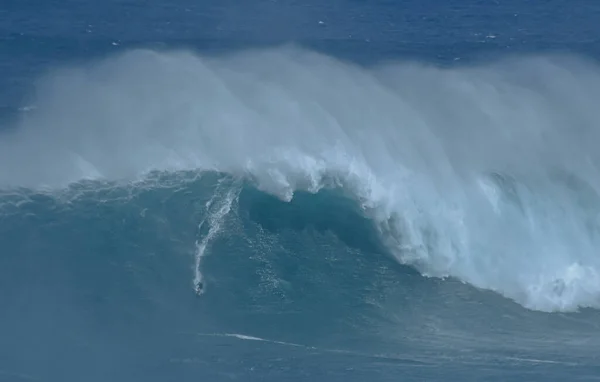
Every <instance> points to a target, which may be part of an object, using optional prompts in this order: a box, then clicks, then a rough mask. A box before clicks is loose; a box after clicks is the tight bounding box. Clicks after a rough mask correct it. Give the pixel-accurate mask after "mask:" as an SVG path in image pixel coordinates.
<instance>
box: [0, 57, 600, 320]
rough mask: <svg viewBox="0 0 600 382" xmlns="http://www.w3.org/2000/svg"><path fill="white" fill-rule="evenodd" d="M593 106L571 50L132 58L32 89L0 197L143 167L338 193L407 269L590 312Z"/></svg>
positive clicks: (594, 236)
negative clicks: (472, 59) (453, 61)
mask: <svg viewBox="0 0 600 382" xmlns="http://www.w3.org/2000/svg"><path fill="white" fill-rule="evenodd" d="M598 98H600V67H598V66H597V65H596V64H595V63H591V62H587V61H585V60H583V59H580V58H573V57H570V58H565V57H562V58H561V57H527V58H513V59H508V60H503V61H498V62H495V63H487V64H481V65H479V66H473V67H456V68H450V69H440V68H436V67H432V66H430V65H425V64H419V63H392V64H387V65H381V66H378V67H371V68H363V67H358V66H355V65H352V64H349V63H345V62H340V61H337V60H335V59H333V58H330V57H327V56H323V55H319V54H315V53H312V52H307V51H304V50H300V49H295V48H278V49H270V50H261V51H247V52H239V53H236V54H233V55H228V56H221V57H200V56H197V55H194V54H192V53H189V52H182V51H178V52H153V51H148V50H137V51H131V52H127V53H125V54H122V55H120V56H116V57H110V58H107V59H105V60H103V61H101V62H95V63H91V64H89V65H86V66H82V67H76V68H69V69H64V70H60V71H57V72H54V73H51V74H49V75H48V76H46V77H45V78H43V79H42V80H41V81H40V83H39V86H38V93H37V97H36V99H35V100H34V102H31V103H28V104H32V105H34V106H35V108H34V109H33V110H31V111H30V112H29V113H26V114H24V115H23V116H22V120H21V121H20V123H19V124H18V125H17V126H14V127H13V128H12V129H8V130H6V129H5V130H6V131H5V132H4V133H3V135H2V136H0V163H1V164H2V166H1V167H0V188H15V187H34V188H36V187H62V186H64V185H66V184H69V183H71V182H77V181H79V180H82V179H90V178H91V179H109V180H123V179H124V180H129V179H135V178H139V177H143V176H144V175H145V174H148V173H149V172H151V171H155V170H158V171H177V170H194V171H195V170H215V171H220V172H224V173H229V174H232V175H234V176H242V177H246V178H248V179H251V180H253V181H254V182H255V183H256V185H258V187H259V188H260V189H261V190H263V191H266V192H269V193H272V194H275V195H277V196H279V197H280V198H282V199H284V200H290V199H291V198H292V196H293V193H294V191H297V190H308V191H311V192H316V191H318V190H319V189H321V188H323V187H328V186H336V187H339V188H341V189H343V191H344V193H346V194H348V195H350V196H351V197H352V198H353V199H354V200H356V201H358V202H359V204H360V205H361V206H362V207H363V209H364V213H365V215H367V216H369V217H370V218H371V219H372V220H373V222H374V224H375V225H376V226H377V228H378V230H379V233H380V236H381V240H382V241H383V243H385V245H386V246H387V247H388V248H389V250H390V252H391V253H393V254H394V256H396V257H397V259H398V260H399V261H401V262H403V263H406V264H410V265H412V266H414V267H415V268H417V269H418V270H419V271H421V272H422V273H423V274H426V275H431V276H438V277H444V276H454V277H457V278H460V279H461V280H464V281H466V282H469V283H471V284H473V285H475V286H478V287H481V288H486V289H492V290H495V291H498V292H499V293H502V294H503V295H505V296H507V297H510V298H512V299H514V300H515V301H517V302H519V303H521V304H523V305H524V306H527V307H529V308H533V309H541V310H548V311H552V310H573V309H577V308H579V307H587V306H592V307H600V257H599V256H598V254H597V248H599V247H600V235H599V233H600V220H599V218H600V193H599V191H600V176H599V175H598V174H599V172H598V168H599V165H600V152H599V151H598V150H597V149H596V147H595V143H596V142H597V141H598V140H599V139H600V112H599V111H598V108H597V107H596V105H595V100H596V99H598ZM225 199H226V200H227V198H225ZM217 210H218V211H220V209H219V208H218V209H217ZM323 213H327V211H326V210H324V211H323ZM214 216H215V217H217V220H215V221H213V222H211V227H218V226H219V224H218V221H219V219H221V217H219V213H217V214H216V215H214ZM216 229H217V230H218V228H216ZM207 237H208V239H206V238H207ZM205 239H206V240H210V235H209V236H206V237H205ZM202 243H203V241H200V246H199V251H200V249H201V247H202ZM202 251H203V249H202ZM198 253H200V252H198ZM202 253H203V252H202ZM200 258H201V255H200V256H199V257H198V260H197V261H198V263H199V261H200V260H199V259H200ZM197 265H198V266H199V264H197ZM197 268H198V267H197ZM199 275H200V273H198V274H197V278H198V279H199V280H201V276H199ZM196 281H198V280H196Z"/></svg>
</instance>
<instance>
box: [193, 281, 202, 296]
mask: <svg viewBox="0 0 600 382" xmlns="http://www.w3.org/2000/svg"><path fill="white" fill-rule="evenodd" d="M194 289H195V290H196V294H197V295H198V296H200V295H201V294H202V292H204V283H203V282H202V281H198V282H196V287H195V288H194Z"/></svg>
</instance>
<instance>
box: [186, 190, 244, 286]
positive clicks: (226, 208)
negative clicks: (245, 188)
mask: <svg viewBox="0 0 600 382" xmlns="http://www.w3.org/2000/svg"><path fill="white" fill-rule="evenodd" d="M226 180H227V179H226V178H221V179H220V180H219V181H218V184H217V188H216V190H215V191H214V194H213V196H212V197H211V198H210V199H209V200H208V201H207V202H206V205H205V208H206V213H205V214H204V219H203V220H202V221H201V222H200V224H199V225H198V230H199V231H200V232H203V229H204V227H205V224H206V227H208V232H206V234H205V235H204V236H203V237H202V239H201V240H199V241H196V254H195V262H194V291H195V292H196V294H197V295H201V294H203V293H204V292H205V290H206V283H205V282H204V276H203V275H202V272H201V269H200V267H201V262H202V258H203V257H204V256H205V255H206V248H207V246H208V244H209V243H210V241H211V240H213V239H214V238H215V237H216V236H217V235H218V234H219V232H220V230H221V226H222V225H223V220H224V219H225V217H226V216H227V214H229V212H230V211H231V207H232V205H233V204H234V203H235V202H236V201H237V199H238V197H239V192H240V190H241V189H240V188H235V187H231V186H230V187H229V188H227V189H225V190H224V191H223V190H222V185H223V183H224V182H225V181H226Z"/></svg>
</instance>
